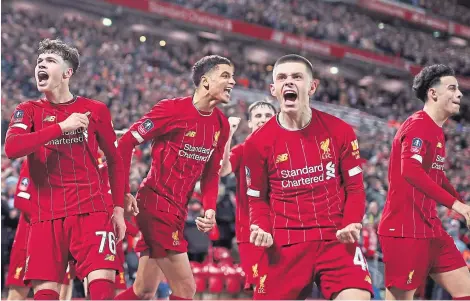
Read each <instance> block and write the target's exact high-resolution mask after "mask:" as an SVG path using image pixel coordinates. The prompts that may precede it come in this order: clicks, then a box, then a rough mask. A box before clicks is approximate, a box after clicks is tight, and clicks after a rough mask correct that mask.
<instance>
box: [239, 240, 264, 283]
mask: <svg viewBox="0 0 470 301" xmlns="http://www.w3.org/2000/svg"><path fill="white" fill-rule="evenodd" d="M265 251H266V249H265V248H262V247H257V246H255V245H254V244H252V243H249V242H240V243H238V252H239V253H240V264H241V267H242V269H243V272H245V290H252V287H254V286H256V284H257V279H258V276H259V271H260V270H264V269H265V268H263V266H266V265H267V264H268V259H267V256H264V254H265Z"/></svg>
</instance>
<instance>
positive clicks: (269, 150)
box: [244, 109, 365, 245]
mask: <svg viewBox="0 0 470 301" xmlns="http://www.w3.org/2000/svg"><path fill="white" fill-rule="evenodd" d="M277 118H278V116H277V117H276V118H272V119H271V120H269V121H268V122H267V123H266V124H265V125H264V126H263V127H261V128H260V129H258V130H257V131H255V132H254V133H253V134H252V135H251V136H250V137H249V138H248V139H247V140H246V142H245V147H244V153H245V154H246V155H245V156H244V162H245V168H246V181H247V184H248V191H247V194H248V197H249V203H250V215H251V216H250V217H251V222H252V223H253V224H255V225H258V226H260V227H261V228H262V229H263V230H265V231H272V232H273V235H274V240H275V242H277V243H279V244H281V245H288V244H293V243H299V242H305V241H311V240H336V231H337V230H339V229H342V228H343V227H345V226H347V225H349V224H351V223H360V222H361V221H362V217H363V215H364V210H365V192H364V184H363V180H362V169H361V159H360V156H359V146H358V142H357V140H356V135H355V134H354V131H353V129H352V127H351V126H349V125H348V124H347V123H345V122H344V121H342V120H341V119H338V118H336V117H334V116H332V115H330V114H327V113H324V112H320V111H318V110H315V109H312V120H311V121H310V123H309V124H308V125H307V126H305V127H304V128H303V129H300V130H297V131H289V130H286V129H284V128H283V127H281V126H280V124H279V122H278V119H277ZM271 210H272V223H271V221H270V215H271Z"/></svg>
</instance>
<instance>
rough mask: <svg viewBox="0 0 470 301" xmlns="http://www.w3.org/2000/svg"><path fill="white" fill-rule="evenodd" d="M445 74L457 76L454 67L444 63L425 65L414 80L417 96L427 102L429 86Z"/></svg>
mask: <svg viewBox="0 0 470 301" xmlns="http://www.w3.org/2000/svg"><path fill="white" fill-rule="evenodd" d="M444 76H455V72H454V69H452V68H451V67H449V66H447V65H442V64H437V65H431V66H427V67H424V68H423V70H421V71H420V72H419V73H418V74H417V75H416V76H415V78H414V80H413V91H414V92H415V95H416V97H417V98H418V99H419V100H421V101H422V102H426V100H427V94H428V90H429V88H432V87H434V86H435V85H436V84H438V83H439V82H440V81H441V77H444Z"/></svg>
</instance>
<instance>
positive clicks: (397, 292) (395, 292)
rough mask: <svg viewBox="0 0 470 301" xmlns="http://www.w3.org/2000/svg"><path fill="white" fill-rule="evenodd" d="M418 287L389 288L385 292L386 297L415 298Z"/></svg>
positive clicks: (398, 298)
mask: <svg viewBox="0 0 470 301" xmlns="http://www.w3.org/2000/svg"><path fill="white" fill-rule="evenodd" d="M415 292H416V289H413V290H408V291H407V290H402V289H399V288H397V287H390V288H387V290H386V292H385V299H387V300H413V298H414V295H415Z"/></svg>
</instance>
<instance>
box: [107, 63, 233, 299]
mask: <svg viewBox="0 0 470 301" xmlns="http://www.w3.org/2000/svg"><path fill="white" fill-rule="evenodd" d="M192 71H193V72H192V79H193V82H194V84H195V86H196V91H195V92H194V95H193V96H188V97H182V98H175V99H166V100H161V101H159V102H158V103H157V104H156V105H155V106H154V107H153V108H152V110H151V111H150V112H149V113H148V114H146V115H145V116H143V117H142V118H141V119H140V120H139V121H137V122H136V123H135V124H133V125H132V126H131V128H130V129H129V131H128V132H127V133H126V134H124V136H123V137H122V138H121V139H120V140H119V146H118V149H119V151H120V153H121V155H122V158H123V161H124V166H125V171H126V173H127V174H128V173H129V168H130V163H131V157H132V150H133V149H134V147H135V146H136V145H139V144H141V143H143V142H145V141H152V166H151V168H150V171H149V173H148V175H147V178H146V179H145V180H144V181H143V183H142V184H141V187H140V189H139V191H138V193H137V197H136V198H137V201H138V204H139V211H140V213H139V214H138V215H137V217H136V219H137V224H138V226H139V229H140V230H141V232H142V235H143V239H142V240H140V241H139V243H138V245H137V247H136V251H137V252H142V253H141V257H140V260H139V268H138V271H137V277H136V281H135V283H134V285H133V287H132V288H129V289H128V290H127V291H125V292H124V293H122V294H120V295H118V296H117V297H116V299H121V300H137V299H152V298H154V296H155V292H156V291H157V287H158V284H159V279H161V273H158V272H157V271H160V269H161V271H163V274H164V275H165V277H166V278H167V279H168V282H169V285H170V287H171V290H172V295H171V296H170V299H173V300H178V299H192V298H193V296H194V294H195V290H196V287H195V282H194V278H193V275H192V272H191V267H190V265H189V260H188V255H187V253H186V252H187V242H186V240H185V239H184V237H183V230H184V224H185V219H186V215H187V203H188V201H189V198H190V197H191V195H192V192H193V189H194V186H195V184H196V181H197V180H198V179H199V178H201V190H202V193H203V200H202V201H203V206H204V209H205V213H204V217H198V218H197V220H196V224H197V227H198V229H199V230H201V231H204V232H209V231H210V230H211V229H212V227H213V226H214V224H215V211H214V210H215V206H216V201H217V194H218V187H219V169H220V162H221V160H222V157H223V153H224V147H225V144H226V142H227V139H228V136H229V124H228V121H227V118H226V117H225V116H224V115H223V113H222V111H221V110H220V109H219V108H217V107H216V106H217V105H218V104H221V103H222V104H223V103H228V102H229V100H230V93H231V91H232V88H233V87H234V85H235V80H234V79H233V72H234V67H233V65H232V63H231V62H230V60H228V59H227V58H224V57H220V56H216V55H212V56H206V57H204V58H202V59H200V60H199V61H198V62H196V64H195V65H194V66H193V70H192ZM125 187H126V189H127V191H126V192H127V193H128V194H127V195H126V200H127V202H128V203H131V201H129V200H130V199H132V195H131V194H129V185H128V184H126V185H125ZM132 202H133V201H132Z"/></svg>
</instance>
